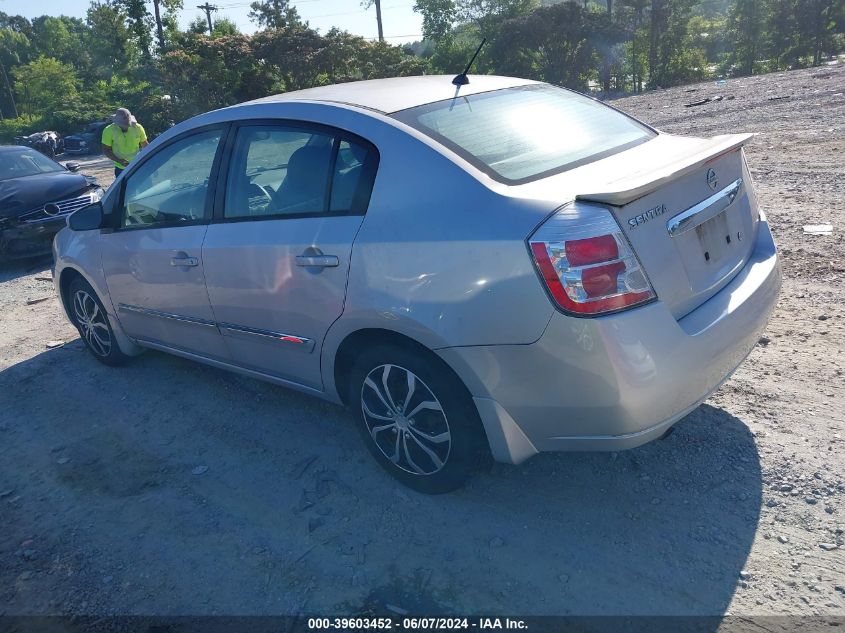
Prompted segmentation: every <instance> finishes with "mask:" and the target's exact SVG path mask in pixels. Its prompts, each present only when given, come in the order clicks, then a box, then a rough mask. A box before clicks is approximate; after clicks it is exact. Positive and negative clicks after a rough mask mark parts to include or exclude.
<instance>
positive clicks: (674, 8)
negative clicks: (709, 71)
mask: <svg viewBox="0 0 845 633" xmlns="http://www.w3.org/2000/svg"><path fill="white" fill-rule="evenodd" d="M751 1H754V0H751ZM696 2H697V0H651V15H650V23H649V49H648V83H649V86H650V87H652V88H655V87H658V86H671V85H674V84H676V83H680V82H682V81H692V80H695V79H701V78H702V77H703V76H704V74H705V68H704V66H705V63H706V60H704V58H703V54H702V53H701V51H694V50H692V49H691V38H690V33H689V20H690V17H691V15H692V8H693V6H694V5H695V4H696Z"/></svg>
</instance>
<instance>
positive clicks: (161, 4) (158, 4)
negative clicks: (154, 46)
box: [153, 0, 183, 52]
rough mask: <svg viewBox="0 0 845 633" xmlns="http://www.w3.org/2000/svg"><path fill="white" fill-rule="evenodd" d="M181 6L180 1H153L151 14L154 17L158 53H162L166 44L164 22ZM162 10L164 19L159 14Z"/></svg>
mask: <svg viewBox="0 0 845 633" xmlns="http://www.w3.org/2000/svg"><path fill="white" fill-rule="evenodd" d="M182 6H183V5H182V0H153V14H154V16H155V23H156V35H157V37H158V50H159V52H163V51H164V48H165V46H166V44H167V40H166V39H165V37H164V32H165V25H166V20H167V18H168V17H169V16H171V15H173V14H174V13H175V12H176V11H178V10H179V9H181V8H182ZM162 8H164V10H165V12H166V13H165V14H164V17H162V13H161V10H162Z"/></svg>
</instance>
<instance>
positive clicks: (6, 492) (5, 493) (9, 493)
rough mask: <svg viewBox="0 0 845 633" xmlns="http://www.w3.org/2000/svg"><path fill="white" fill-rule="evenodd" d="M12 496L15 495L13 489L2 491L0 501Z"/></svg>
mask: <svg viewBox="0 0 845 633" xmlns="http://www.w3.org/2000/svg"><path fill="white" fill-rule="evenodd" d="M13 494H15V489H14V488H9V489H8V490H4V491H3V492H0V499H2V498H4V497H11V496H12V495H13Z"/></svg>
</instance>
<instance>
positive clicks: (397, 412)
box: [361, 364, 452, 475]
mask: <svg viewBox="0 0 845 633" xmlns="http://www.w3.org/2000/svg"><path fill="white" fill-rule="evenodd" d="M361 409H362V411H363V413H364V422H365V423H366V425H367V430H368V431H369V434H370V437H371V438H372V440H373V441H374V442H375V443H376V446H377V447H378V448H379V450H380V451H381V452H382V453H383V454H384V456H385V457H386V458H387V459H389V460H390V461H391V462H393V464H394V465H396V466H397V467H398V468H401V469H402V470H404V471H405V472H408V473H411V474H413V475H433V474H434V473H436V472H438V471H439V470H441V469H442V468H443V467H444V466H445V465H446V462H447V460H448V459H449V453H450V451H451V448H452V434H451V431H450V428H449V421H448V420H447V419H446V413H445V412H444V411H443V407H442V405H441V404H440V401H439V400H438V399H437V397H436V396H435V395H434V393H433V392H432V391H431V389H429V387H428V385H426V384H425V382H423V381H422V379H420V377H419V376H417V375H416V374H414V373H413V372H412V371H410V370H408V369H405V368H403V367H400V366H398V365H389V364H385V365H379V366H378V367H376V368H375V369H373V370H372V371H370V373H369V374H367V377H366V378H365V379H364V384H363V385H362V387H361Z"/></svg>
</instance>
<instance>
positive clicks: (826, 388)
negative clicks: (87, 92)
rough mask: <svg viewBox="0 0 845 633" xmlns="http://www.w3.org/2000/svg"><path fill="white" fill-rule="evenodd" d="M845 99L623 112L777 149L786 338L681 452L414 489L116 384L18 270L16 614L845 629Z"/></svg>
mask: <svg viewBox="0 0 845 633" xmlns="http://www.w3.org/2000/svg"><path fill="white" fill-rule="evenodd" d="M843 93H845V66H839V67H829V68H823V69H813V70H807V71H796V72H792V73H781V74H773V75H767V76H763V77H755V78H748V79H738V80H731V81H729V82H728V83H727V84H725V85H715V84H714V83H712V82H710V83H705V84H700V85H696V86H686V87H680V88H675V89H671V90H665V91H658V92H654V93H650V94H646V95H643V96H637V97H631V98H626V99H622V100H619V101H616V102H615V105H617V106H619V107H621V108H622V109H623V110H626V111H628V112H631V113H633V114H635V115H637V116H639V117H640V118H642V119H643V120H645V121H647V122H649V123H651V124H653V125H655V126H656V127H658V128H659V129H661V130H664V131H667V132H674V133H681V134H697V135H713V134H718V133H724V132H739V131H751V132H756V133H758V136H757V138H756V139H755V140H754V141H753V143H752V144H751V145H750V147H749V148H748V159H749V163H750V166H751V169H752V172H753V175H754V177H755V179H756V186H757V191H758V194H759V199H760V202H761V205H762V207H763V209H764V210H765V212H766V214H767V215H768V217H769V220H770V222H771V224H772V228H773V230H774V233H775V236H776V239H777V241H778V244H779V246H780V248H781V253H782V256H783V267H784V274H785V280H784V287H783V294H782V297H781V300H780V304H779V307H778V309H777V312H776V314H775V316H774V318H773V319H772V321H771V323H770V326H769V328H768V331H767V334H766V336H765V337H763V339H761V342H760V345H759V346H758V347H757V348H756V349H755V350H754V352H753V353H752V354H751V356H750V357H749V359H748V360H747V361H746V363H745V364H744V365H743V366H742V367H741V368H740V369H739V371H737V373H736V374H735V375H734V377H733V378H732V379H731V380H730V381H729V382H728V383H727V384H725V385H724V386H723V387H722V388H721V389H720V390H719V391H718V392H717V393H716V394H715V395H713V397H712V398H710V399H709V400H708V402H707V403H706V404H704V405H702V406H701V407H700V408H699V409H698V410H697V411H695V412H694V413H692V414H691V415H690V416H689V417H688V418H687V419H685V420H684V421H682V422H681V423H680V424H679V425H678V426H677V427H676V431H675V433H674V434H672V435H671V436H670V437H669V438H668V439H666V440H664V441H659V442H654V443H652V444H650V445H647V446H644V447H642V448H639V449H635V450H631V451H627V452H622V453H611V454H548V455H541V456H539V457H537V458H535V459H532V460H530V461H529V462H527V463H526V464H524V465H523V466H521V467H509V466H504V465H496V466H494V467H493V469H492V471H491V472H490V473H488V474H484V475H482V476H480V477H478V478H476V479H475V480H474V481H473V482H472V483H471V485H470V486H469V487H467V488H466V489H464V490H462V491H459V492H456V493H454V494H450V495H445V496H440V497H426V496H421V495H417V494H415V493H413V492H410V491H408V490H406V489H403V488H401V487H400V486H398V485H397V484H396V483H395V482H394V481H393V480H391V479H390V478H389V477H388V476H387V475H386V474H384V473H383V472H382V471H381V470H380V469H379V468H378V467H377V466H376V465H375V464H374V463H373V462H372V460H371V459H370V457H369V456H368V455H367V454H366V452H365V450H364V449H363V447H362V446H361V444H360V440H359V438H358V437H357V435H356V432H355V429H354V428H352V426H351V418H350V417H349V416H348V415H347V413H346V412H345V411H344V410H343V409H341V408H338V407H335V406H332V405H329V404H325V403H322V402H320V401H317V400H314V399H311V398H309V397H307V396H304V395H300V394H297V393H294V392H291V391H287V390H285V389H282V388H279V387H274V386H271V385H268V384H264V383H261V382H256V381H254V380H250V379H246V378H242V377H239V376H236V375H233V374H229V373H225V372H222V371H218V370H216V369H211V368H208V367H204V366H201V365H197V364H194V363H191V362H189V361H186V360H181V359H178V358H175V357H171V356H167V355H164V354H159V353H152V352H151V353H147V354H145V355H144V356H142V357H140V358H138V359H137V360H136V361H135V362H133V363H132V364H130V365H129V366H127V367H125V368H122V369H110V368H107V367H104V366H102V365H100V364H98V363H97V362H96V361H94V360H93V359H92V358H91V357H90V356H89V355H88V353H87V352H86V351H85V350H84V348H83V346H82V344H81V342H80V341H79V339H78V337H77V335H76V332H75V330H74V329H73V328H72V327H71V326H70V325H69V324H68V323H67V322H66V320H65V318H64V316H63V315H62V313H61V310H60V307H59V304H58V302H57V300H56V299H55V298H53V290H52V286H51V284H50V282H49V275H50V273H49V267H48V265H47V264H44V263H41V264H36V263H33V262H26V263H22V264H18V265H15V266H12V267H8V266H7V267H5V268H3V269H2V270H0V315H2V316H0V319H2V320H0V615H1V614H3V613H5V614H7V615H11V614H71V613H72V614H100V615H109V614H160V615H175V614H193V615H198V614H289V613H294V612H303V611H304V612H316V613H332V614H342V613H360V612H367V611H383V610H385V609H388V608H392V609H396V608H399V609H405V610H410V611H412V612H417V613H420V612H422V613H428V614H435V613H453V614H454V613H477V614H497V613H500V614H513V613H520V614H716V615H721V614H724V613H728V612H729V613H732V614H738V615H742V616H751V615H759V614H768V615H776V614H803V615H810V614H824V615H839V616H842V615H845V547H843V543H845V535H843V528H845V504H843V499H844V498H845V440H843V435H845V405H844V404H843V398H845V379H843V376H842V374H843V368H845V243H843V235H845V160H843V151H845V94H843ZM716 95H722V96H723V97H725V98H724V99H722V100H721V101H711V102H709V103H706V104H705V105H701V106H698V107H690V108H686V107H684V104H685V103H689V102H692V101H697V100H701V99H703V98H704V97H706V96H716ZM731 97H733V98H731ZM97 165H98V164H97V163H95V164H93V165H88V166H87V167H86V168H87V170H88V171H89V172H91V171H93V170H94V169H100V170H101V171H100V173H101V174H102V176H103V182H104V183H107V182H108V181H109V180H110V178H109V169H108V167H107V166H104V165H103V163H102V162H101V163H99V165H100V167H97ZM822 222H829V223H831V224H832V225H833V227H834V229H833V234H832V235H827V236H819V235H806V234H804V233H803V230H802V227H803V225H806V224H818V223H822ZM45 277H46V280H45ZM43 297H47V299H46V300H45V301H42V302H39V303H35V304H32V305H27V301H28V300H31V299H40V298H43ZM51 341H64V342H65V343H64V345H62V346H59V347H55V348H53V349H48V347H47V344H48V342H51ZM387 605H392V606H390V607H388V606H387Z"/></svg>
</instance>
